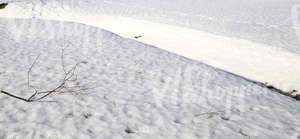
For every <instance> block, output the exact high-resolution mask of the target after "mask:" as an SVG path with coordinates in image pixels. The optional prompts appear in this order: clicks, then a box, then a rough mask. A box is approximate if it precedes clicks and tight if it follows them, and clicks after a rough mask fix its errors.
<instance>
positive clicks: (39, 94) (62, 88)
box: [1, 47, 89, 102]
mask: <svg viewBox="0 0 300 139" xmlns="http://www.w3.org/2000/svg"><path fill="white" fill-rule="evenodd" d="M65 48H67V47H65ZM65 48H63V49H62V56H61V60H62V68H63V72H64V78H63V79H62V81H61V83H60V84H59V85H58V86H57V87H56V88H54V89H52V90H48V91H38V90H37V89H36V88H35V87H34V86H32V85H30V73H31V71H32V69H33V68H34V66H35V64H36V63H37V60H38V59H39V57H40V55H39V56H37V57H36V59H35V60H34V62H33V63H32V65H31V66H30V68H29V70H28V72H27V85H28V88H32V89H33V90H34V93H33V94H32V95H31V96H30V97H29V98H23V97H20V96H16V95H14V94H12V93H9V92H7V91H1V93H3V94H5V95H8V96H10V97H13V98H16V99H19V100H23V101H26V102H33V101H40V100H42V99H44V98H46V97H47V96H49V95H51V94H53V93H65V92H70V93H78V92H80V91H84V90H87V89H89V88H83V87H81V86H77V85H75V86H71V87H69V86H68V84H70V83H72V82H75V81H77V75H76V69H77V66H78V65H79V64H80V63H77V64H75V65H74V66H73V67H72V68H71V69H69V70H66V67H65V63H64V56H63V55H64V51H65Z"/></svg>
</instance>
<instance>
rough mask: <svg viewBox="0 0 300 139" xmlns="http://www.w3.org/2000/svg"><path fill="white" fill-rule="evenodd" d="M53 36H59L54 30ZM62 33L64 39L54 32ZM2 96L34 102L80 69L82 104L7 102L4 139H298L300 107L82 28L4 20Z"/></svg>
mask: <svg viewBox="0 0 300 139" xmlns="http://www.w3.org/2000/svg"><path fill="white" fill-rule="evenodd" d="M49 27H51V30H48V29H49ZM53 32H55V33H53ZM0 42H1V43H0V70H1V71H0V87H1V88H0V89H1V90H6V91H9V92H14V93H15V94H17V95H20V96H30V94H31V93H30V92H31V91H32V90H29V89H28V88H27V81H26V80H27V70H28V68H29V67H30V65H31V63H32V62H33V61H34V59H35V58H36V56H37V55H40V58H39V60H38V61H37V63H36V65H35V68H33V70H32V74H31V76H32V78H31V83H32V84H33V85H34V86H36V87H37V88H38V89H50V88H53V87H55V86H56V85H57V84H58V83H59V81H60V79H61V77H62V76H61V74H62V73H63V71H62V68H61V49H62V47H65V46H66V45H67V44H69V43H70V44H71V45H70V47H68V48H67V49H66V52H65V56H64V59H65V64H66V65H73V64H74V63H77V62H80V61H82V64H80V65H79V66H78V71H77V75H78V80H77V82H76V84H78V85H85V86H87V87H89V88H91V89H89V90H87V91H83V92H81V93H82V94H80V95H72V94H69V93H65V94H58V95H52V96H50V97H49V98H47V99H45V100H44V101H42V102H33V103H25V102H22V101H20V100H16V99H13V98H10V97H7V96H5V95H3V94H0V95H1V96H0V115H1V116H0V138H4V139H6V138H17V139H21V138H22V139H23V138H24V139H29V138H35V139H36V138H38V139H41V138H55V139H56V138H59V139H71V138H72V139H73V138H74V139H82V138H84V139H89V138H103V139H104V138H107V139H122V138H126V139H133V138H136V139H139V138H143V139H146V138H149V139H154V138H155V139H176V138H178V139H199V138H207V139H221V138H222V139H223V138H231V139H235V138H236V139H241V138H248V137H251V139H261V138H264V139H287V138H288V139H297V138H299V137H300V125H299V123H300V107H299V106H300V103H299V101H297V100H295V99H293V98H291V97H287V96H284V95H282V94H280V93H278V92H276V91H272V90H270V89H267V88H265V87H263V86H262V85H260V84H257V83H254V82H252V81H249V80H247V79H245V78H242V77H239V76H236V75H233V74H230V73H227V72H224V71H221V70H218V69H216V68H213V67H211V66H208V65H206V64H203V63H200V62H197V61H194V60H190V59H187V58H184V57H182V56H178V55H175V54H173V53H169V52H167V51H164V50H162V49H159V48H156V47H153V46H149V45H146V44H142V43H139V42H136V41H134V40H131V39H126V38H122V37H120V36H117V35H116V34H113V33H110V32H108V31H105V30H102V29H99V28H95V27H91V26H86V25H83V24H78V23H70V22H57V21H44V20H37V19H3V18H1V19H0Z"/></svg>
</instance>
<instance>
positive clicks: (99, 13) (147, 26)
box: [0, 0, 300, 92]
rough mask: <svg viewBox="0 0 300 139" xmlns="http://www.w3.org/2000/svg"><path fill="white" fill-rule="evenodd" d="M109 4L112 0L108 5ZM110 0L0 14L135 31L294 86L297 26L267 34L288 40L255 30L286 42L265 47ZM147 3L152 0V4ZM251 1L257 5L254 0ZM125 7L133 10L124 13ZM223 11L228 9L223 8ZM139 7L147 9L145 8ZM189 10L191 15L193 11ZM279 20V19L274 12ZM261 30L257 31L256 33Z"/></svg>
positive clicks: (298, 69) (31, 5)
mask: <svg viewBox="0 0 300 139" xmlns="http://www.w3.org/2000/svg"><path fill="white" fill-rule="evenodd" d="M279 1H280V0H279ZM105 3H109V4H108V5H105ZM111 3H113V4H112V5H110V4H111ZM116 3H119V5H120V4H121V3H120V2H117V1H115V2H107V1H100V2H96V1H86V2H82V3H81V2H75V1H69V2H68V1H49V2H48V1H47V2H40V3H38V1H34V2H16V3H12V4H10V5H9V6H8V7H7V8H6V9H5V10H3V11H1V12H0V17H9V18H11V17H17V18H31V17H34V18H40V19H48V20H60V21H70V22H78V23H84V24H87V25H92V26H96V27H100V28H103V29H106V30H109V31H111V32H114V33H116V34H118V35H120V36H122V37H126V38H132V39H134V36H139V35H141V36H142V37H140V38H139V39H137V40H138V41H140V42H143V43H146V44H150V45H154V46H156V47H159V48H162V49H164V50H167V51H170V52H173V53H176V54H179V55H182V56H185V57H188V58H191V59H195V60H198V61H201V62H204V63H206V64H209V65H212V66H214V67H217V68H220V69H223V70H225V71H228V72H232V73H235V74H238V75H241V76H243V77H246V78H248V79H251V80H255V81H259V82H263V83H268V84H270V85H273V86H275V87H276V88H279V89H281V90H284V91H286V92H288V91H291V90H300V76H299V74H300V60H299V59H300V55H299V53H298V49H299V48H300V47H298V46H299V45H296V46H295V45H288V44H297V42H298V40H297V39H298V38H297V36H296V35H295V33H294V32H293V31H294V30H295V31H297V29H294V30H293V31H292V33H290V35H289V32H290V31H280V32H279V33H280V34H281V35H280V34H278V32H277V33H274V32H273V33H271V34H275V35H280V36H283V35H282V34H283V32H284V34H285V35H284V36H291V34H293V35H294V36H293V37H292V38H294V39H292V40H291V39H290V38H282V37H280V38H279V39H280V40H278V39H276V37H274V36H268V35H263V34H262V33H260V34H262V35H263V36H268V38H267V40H265V41H263V42H266V41H267V42H271V41H272V40H276V41H288V43H284V44H285V45H284V47H283V46H277V45H275V44H273V43H272V46H271V45H268V44H264V43H258V42H261V41H260V40H258V39H255V41H250V40H251V39H249V40H244V39H240V38H232V37H225V36H220V35H215V34H218V33H217V32H214V34H211V33H207V32H203V31H200V30H198V29H199V28H192V27H191V26H187V27H189V28H186V27H182V26H175V25H168V24H164V23H162V21H161V20H158V21H157V22H154V21H156V20H152V19H147V18H144V19H143V20H141V19H140V17H141V16H139V14H137V13H136V12H135V10H133V9H135V8H128V7H127V8H122V7H114V6H113V5H118V4H116ZM151 3H152V2H151ZM153 3H154V4H155V2H153ZM233 3H234V2H231V4H233ZM243 3H244V4H243V5H246V4H247V2H245V1H244V2H243ZM245 3H246V4H245ZM253 3H257V1H256V2H253ZM253 3H252V4H248V5H250V7H251V6H252V8H253V5H255V4H253ZM290 3H292V4H293V1H290V2H288V3H287V5H288V7H292V6H291V5H292V4H290ZM130 4H131V2H129V3H128V4H123V7H124V5H127V6H129V5H130ZM136 4H137V5H139V2H137V3H136ZM133 5H134V4H133ZM149 5H150V7H151V6H153V4H152V5H151V4H149ZM176 5H180V3H177V4H176ZM185 5H189V4H185ZM97 6H98V7H97ZM107 6H108V7H110V6H112V8H115V9H112V8H110V9H111V10H108V9H107V8H108V7H107ZM131 6H132V5H131ZM173 6H175V5H173ZM262 6H263V7H264V5H262ZM295 6H296V5H295ZM125 7H126V6H125ZM171 7H172V6H171ZM175 7H176V6H175ZM271 7H272V6H271ZM274 7H276V6H274ZM131 9H132V12H133V13H131V14H130V11H131ZM145 9H149V7H148V8H147V7H146V8H145ZM175 9H177V10H179V9H180V8H175ZM226 9H228V7H227V8H226ZM250 9H251V8H250ZM259 9H260V8H259ZM282 9H284V10H286V8H282ZM294 9H297V8H294ZM183 10H185V8H183ZM113 11H115V12H113ZM145 11H146V13H147V11H148V10H145ZM195 11H197V10H195ZM225 11H227V10H225ZM250 11H252V10H250ZM292 11H293V10H292ZM294 11H296V10H294ZM111 12H112V13H111ZM185 12H187V11H185ZM198 12H199V11H198ZM219 12H220V11H219ZM248 12H249V11H248ZM248 12H247V13H245V14H246V15H247V16H249V18H250V19H249V20H251V21H252V20H253V21H255V22H265V23H264V24H269V21H268V20H266V21H265V20H259V21H256V20H258V19H257V18H253V17H251V16H250V13H248ZM289 12H290V11H289ZM121 13H124V15H122V14H121ZM181 13H184V12H181ZM213 13H218V12H216V11H215V12H213ZM267 13H268V12H267ZM293 13H297V12H293ZM135 14H136V15H137V16H136V17H134V15H135ZM149 14H150V13H149ZM169 14H170V13H169V12H167V13H165V15H163V16H167V17H168V18H166V20H167V19H170V18H175V17H173V16H171V15H169ZM187 14H188V15H191V16H193V14H191V13H187ZM194 14H197V12H196V13H194ZM264 14H266V13H264ZM269 14H272V13H269ZM287 14H288V13H287V11H285V12H284V15H287ZM150 15H152V14H150ZM225 15H228V16H229V15H230V14H229V13H227V14H225ZM225 15H224V16H225ZM294 15H295V14H294ZM126 16H133V17H126ZM153 16H154V15H153ZM207 16H208V17H211V18H217V15H207ZM158 17H161V16H158ZM225 17H226V16H225ZM225 17H224V18H225ZM240 17H241V16H238V17H226V19H227V18H228V19H230V20H234V21H236V18H239V19H240ZM135 18H136V19H135ZM178 18H179V17H178ZM279 18H283V17H282V16H279ZM254 19H255V20H254ZM259 19H261V18H259ZM282 20H283V19H282ZM152 21H153V22H152ZM179 21H181V19H178V22H179ZM267 21H268V22H267ZM245 22H246V21H245ZM247 22H249V21H247ZM278 22H279V21H278ZM280 22H283V21H280ZM291 22H292V21H291ZM276 23H277V22H276ZM193 24H199V25H202V24H203V23H202V22H200V21H199V22H197V21H195V23H193ZM224 24H225V23H224ZM282 24H291V25H290V26H289V29H290V30H291V29H292V28H294V26H292V25H293V23H282ZM294 24H296V23H294ZM176 25H180V24H179V23H178V24H176ZM218 25H219V26H222V25H223V24H219V23H218ZM270 26H278V25H270ZM215 28H216V27H215ZM266 28H267V27H266ZM266 28H263V29H266ZM200 29H202V28H200ZM225 29H226V28H225ZM251 29H252V30H257V29H256V28H252V26H250V27H249V28H248V30H251ZM263 29H259V31H261V30H263ZM215 30H217V29H215ZM234 30H236V29H234ZM242 31H243V30H242ZM271 31H273V29H271ZM209 32H212V30H209ZM227 32H228V31H227ZM233 32H234V31H233ZM264 32H268V33H270V31H269V30H264ZM231 33H232V31H231ZM236 33H237V34H243V33H242V32H241V31H240V32H235V33H233V34H236ZM249 33H250V32H249ZM229 34H230V32H229ZM255 34H256V35H255ZM255 34H254V35H255V36H257V37H256V38H259V39H260V38H262V37H261V36H259V35H257V33H255ZM222 35H224V34H222ZM227 35H228V33H227ZM244 35H245V33H244ZM246 35H247V34H246ZM252 35H253V34H252ZM240 36H243V35H240ZM269 37H270V38H269ZM242 38H243V37H242ZM251 38H255V37H253V36H251ZM271 38H272V39H271ZM186 44H188V45H186ZM279 44H281V43H279Z"/></svg>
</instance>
